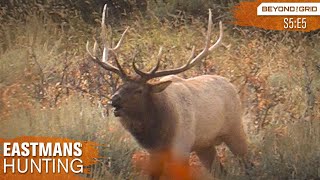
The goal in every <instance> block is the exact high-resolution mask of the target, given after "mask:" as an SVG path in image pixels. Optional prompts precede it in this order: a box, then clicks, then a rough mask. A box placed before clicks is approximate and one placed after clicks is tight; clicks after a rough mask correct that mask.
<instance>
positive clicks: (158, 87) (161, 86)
mask: <svg viewBox="0 0 320 180" xmlns="http://www.w3.org/2000/svg"><path fill="white" fill-rule="evenodd" d="M171 83H172V81H163V82H158V83H156V84H151V85H150V86H151V93H159V92H161V91H163V90H165V89H166V88H167V87H168V86H169V85H170V84H171Z"/></svg>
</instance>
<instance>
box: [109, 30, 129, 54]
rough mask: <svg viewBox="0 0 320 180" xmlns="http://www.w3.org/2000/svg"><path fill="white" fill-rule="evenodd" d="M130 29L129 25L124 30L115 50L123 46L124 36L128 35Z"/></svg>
mask: <svg viewBox="0 0 320 180" xmlns="http://www.w3.org/2000/svg"><path fill="white" fill-rule="evenodd" d="M128 30H129V27H127V28H126V30H124V32H123V33H122V35H121V38H120V40H119V41H118V43H117V45H116V46H115V47H114V48H112V50H113V51H117V50H118V49H119V48H120V47H121V44H122V42H123V39H124V36H125V35H126V33H127V31H128Z"/></svg>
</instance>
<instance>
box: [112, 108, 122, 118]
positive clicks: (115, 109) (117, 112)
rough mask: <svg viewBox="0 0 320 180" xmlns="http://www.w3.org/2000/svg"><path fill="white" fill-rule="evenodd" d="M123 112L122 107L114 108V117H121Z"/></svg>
mask: <svg viewBox="0 0 320 180" xmlns="http://www.w3.org/2000/svg"><path fill="white" fill-rule="evenodd" d="M121 110H122V107H121V106H114V108H113V114H114V116H115V117H119V116H120V115H121Z"/></svg>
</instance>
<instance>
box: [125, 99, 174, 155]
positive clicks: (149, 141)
mask: <svg viewBox="0 0 320 180" xmlns="http://www.w3.org/2000/svg"><path fill="white" fill-rule="evenodd" d="M145 99H146V100H145V102H144V107H143V108H141V109H140V110H139V111H136V112H131V113H129V114H128V117H123V118H121V123H122V125H123V126H124V127H125V128H126V129H127V130H128V131H129V132H130V133H131V134H132V135H133V136H134V138H135V139H136V140H137V141H138V143H139V144H140V145H141V146H142V147H144V148H146V149H150V150H159V149H166V148H167V147H168V146H169V145H170V143H171V138H172V137H173V135H174V129H175V121H174V117H173V113H172V110H171V109H172V107H170V106H171V105H170V104H169V103H168V101H167V100H166V95H165V94H163V93H161V94H152V95H150V96H149V97H148V98H145Z"/></svg>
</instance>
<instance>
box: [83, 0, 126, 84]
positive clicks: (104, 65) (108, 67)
mask: <svg viewBox="0 0 320 180" xmlns="http://www.w3.org/2000/svg"><path fill="white" fill-rule="evenodd" d="M106 10H107V4H106V5H104V7H103V13H102V20H101V38H102V42H103V54H102V60H100V59H99V58H98V57H97V56H96V52H97V46H98V45H97V41H95V42H94V45H93V53H91V52H90V50H89V41H88V42H87V45H86V49H87V52H88V54H89V55H90V56H91V58H92V60H93V61H94V62H95V63H97V64H98V65H100V66H101V67H102V68H104V69H106V70H108V71H112V72H114V73H116V74H118V75H119V76H120V77H121V78H122V79H126V78H127V75H126V74H125V72H124V70H123V69H122V67H121V66H120V63H119V61H118V59H117V56H116V51H117V50H118V49H119V48H120V47H121V44H122V42H123V39H124V36H125V34H126V33H127V31H128V29H129V27H127V28H126V30H125V31H124V32H123V33H122V36H121V38H120V40H119V41H118V43H117V45H116V46H115V47H114V48H108V44H107V38H106V25H105V17H106ZM110 53H111V54H112V55H113V57H114V58H115V62H116V65H117V67H115V66H113V65H112V64H110V63H108V62H107V61H108V57H109V54H110Z"/></svg>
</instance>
